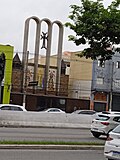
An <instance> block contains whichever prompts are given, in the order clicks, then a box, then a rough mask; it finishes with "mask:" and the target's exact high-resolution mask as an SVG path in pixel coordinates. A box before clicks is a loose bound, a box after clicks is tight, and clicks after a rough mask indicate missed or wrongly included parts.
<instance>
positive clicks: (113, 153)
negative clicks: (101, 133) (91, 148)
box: [104, 125, 120, 160]
mask: <svg viewBox="0 0 120 160" xmlns="http://www.w3.org/2000/svg"><path fill="white" fill-rule="evenodd" d="M104 155H105V157H106V158H107V159H108V160H120V125H118V126H117V127H116V128H114V129H113V130H112V131H111V132H110V133H109V137H108V138H107V140H106V142H105V147H104Z"/></svg>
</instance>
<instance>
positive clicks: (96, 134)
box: [92, 132, 101, 138]
mask: <svg viewBox="0 0 120 160" xmlns="http://www.w3.org/2000/svg"><path fill="white" fill-rule="evenodd" d="M92 134H93V136H94V137H96V138H99V137H100V135H101V134H100V133H97V132H92Z"/></svg>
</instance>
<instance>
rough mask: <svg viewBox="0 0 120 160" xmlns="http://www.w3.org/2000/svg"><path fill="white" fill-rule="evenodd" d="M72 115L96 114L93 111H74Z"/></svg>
mask: <svg viewBox="0 0 120 160" xmlns="http://www.w3.org/2000/svg"><path fill="white" fill-rule="evenodd" d="M73 113H76V114H87V115H93V114H96V111H94V110H76V111H74V112H73Z"/></svg>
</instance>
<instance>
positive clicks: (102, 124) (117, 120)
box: [91, 112, 120, 138]
mask: <svg viewBox="0 0 120 160" xmlns="http://www.w3.org/2000/svg"><path fill="white" fill-rule="evenodd" d="M119 124H120V112H100V113H97V114H96V117H95V119H93V121H92V124H91V133H92V134H93V136H94V137H96V138H99V136H101V135H106V136H108V134H109V132H110V131H111V130H112V129H114V128H115V127H116V126H117V125H119Z"/></svg>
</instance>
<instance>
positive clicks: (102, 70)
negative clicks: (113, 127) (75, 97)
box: [90, 52, 120, 111]
mask: <svg viewBox="0 0 120 160" xmlns="http://www.w3.org/2000/svg"><path fill="white" fill-rule="evenodd" d="M118 63H119V64H118ZM98 64H99V63H98V61H94V62H93V74H92V77H93V78H92V87H91V88H92V92H91V105H90V108H91V109H94V108H96V109H98V107H100V106H101V109H102V108H104V109H105V110H109V109H110V110H120V107H119V104H120V102H118V96H119V97H120V66H119V65H120V54H119V53H118V52H116V53H115V54H114V55H113V57H112V59H111V60H109V61H105V63H104V65H101V66H99V65H98ZM102 79H103V81H102ZM98 95H99V96H98ZM101 95H104V96H101ZM103 97H104V98H103ZM97 104H98V107H97ZM103 104H104V105H105V107H103ZM98 110H99V111H100V109H98Z"/></svg>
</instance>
